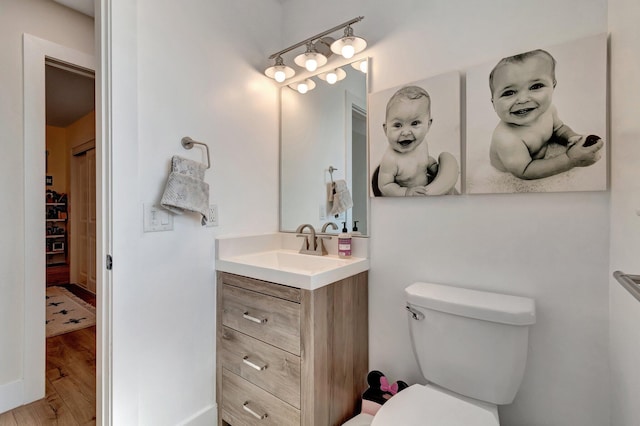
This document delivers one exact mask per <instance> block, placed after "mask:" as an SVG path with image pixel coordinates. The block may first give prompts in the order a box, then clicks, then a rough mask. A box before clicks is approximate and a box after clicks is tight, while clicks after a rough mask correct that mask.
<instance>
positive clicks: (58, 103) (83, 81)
mask: <svg viewBox="0 0 640 426" xmlns="http://www.w3.org/2000/svg"><path fill="white" fill-rule="evenodd" d="M45 69H46V71H45V84H46V86H45V87H46V88H45V97H46V117H47V125H49V126H55V127H67V126H68V125H69V124H71V123H73V122H74V121H76V120H78V119H79V118H81V117H84V116H85V115H87V114H88V113H90V112H91V111H93V110H94V109H95V103H96V102H95V80H94V78H93V77H92V76H91V75H90V74H89V73H87V72H82V73H78V72H73V71H68V70H65V69H62V68H59V67H57V66H51V65H47V66H46V67H45Z"/></svg>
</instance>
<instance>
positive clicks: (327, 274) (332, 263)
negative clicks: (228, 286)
mask: <svg viewBox="0 0 640 426" xmlns="http://www.w3.org/2000/svg"><path fill="white" fill-rule="evenodd" d="M216 269H217V270H219V271H223V272H230V273H233V274H238V275H244V276H247V277H251V278H256V279H260V280H264V281H270V282H275V283H279V284H284V285H289V286H292V287H298V288H303V289H307V290H314V289H316V288H319V287H322V286H324V285H327V284H330V283H332V282H335V281H339V280H341V279H344V278H347V277H350V276H352V275H355V274H358V273H360V272H364V271H366V270H368V269H369V260H368V259H365V258H357V257H351V258H346V259H343V258H339V257H338V256H335V255H327V256H312V255H308V254H300V253H298V252H297V251H295V250H286V249H277V250H268V251H262V252H257V253H247V254H241V255H238V256H232V257H226V258H220V259H217V260H216Z"/></svg>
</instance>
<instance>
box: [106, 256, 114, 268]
mask: <svg viewBox="0 0 640 426" xmlns="http://www.w3.org/2000/svg"><path fill="white" fill-rule="evenodd" d="M111 269H113V257H111V255H110V254H108V255H107V270H108V271H110V270H111Z"/></svg>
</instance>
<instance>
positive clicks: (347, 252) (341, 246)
mask: <svg viewBox="0 0 640 426" xmlns="http://www.w3.org/2000/svg"><path fill="white" fill-rule="evenodd" d="M338 256H339V257H342V258H345V257H351V234H350V233H349V232H348V231H347V222H342V232H341V233H340V235H338Z"/></svg>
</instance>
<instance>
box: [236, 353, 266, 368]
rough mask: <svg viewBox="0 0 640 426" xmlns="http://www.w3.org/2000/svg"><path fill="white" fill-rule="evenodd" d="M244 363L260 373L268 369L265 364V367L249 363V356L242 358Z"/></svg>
mask: <svg viewBox="0 0 640 426" xmlns="http://www.w3.org/2000/svg"><path fill="white" fill-rule="evenodd" d="M242 362H244V363H245V364H247V365H248V366H249V367H251V368H254V369H256V370H258V371H262V370H266V369H267V364H265V365H258V364H255V363H253V362H251V361H249V357H248V356H245V357H243V358H242Z"/></svg>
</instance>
